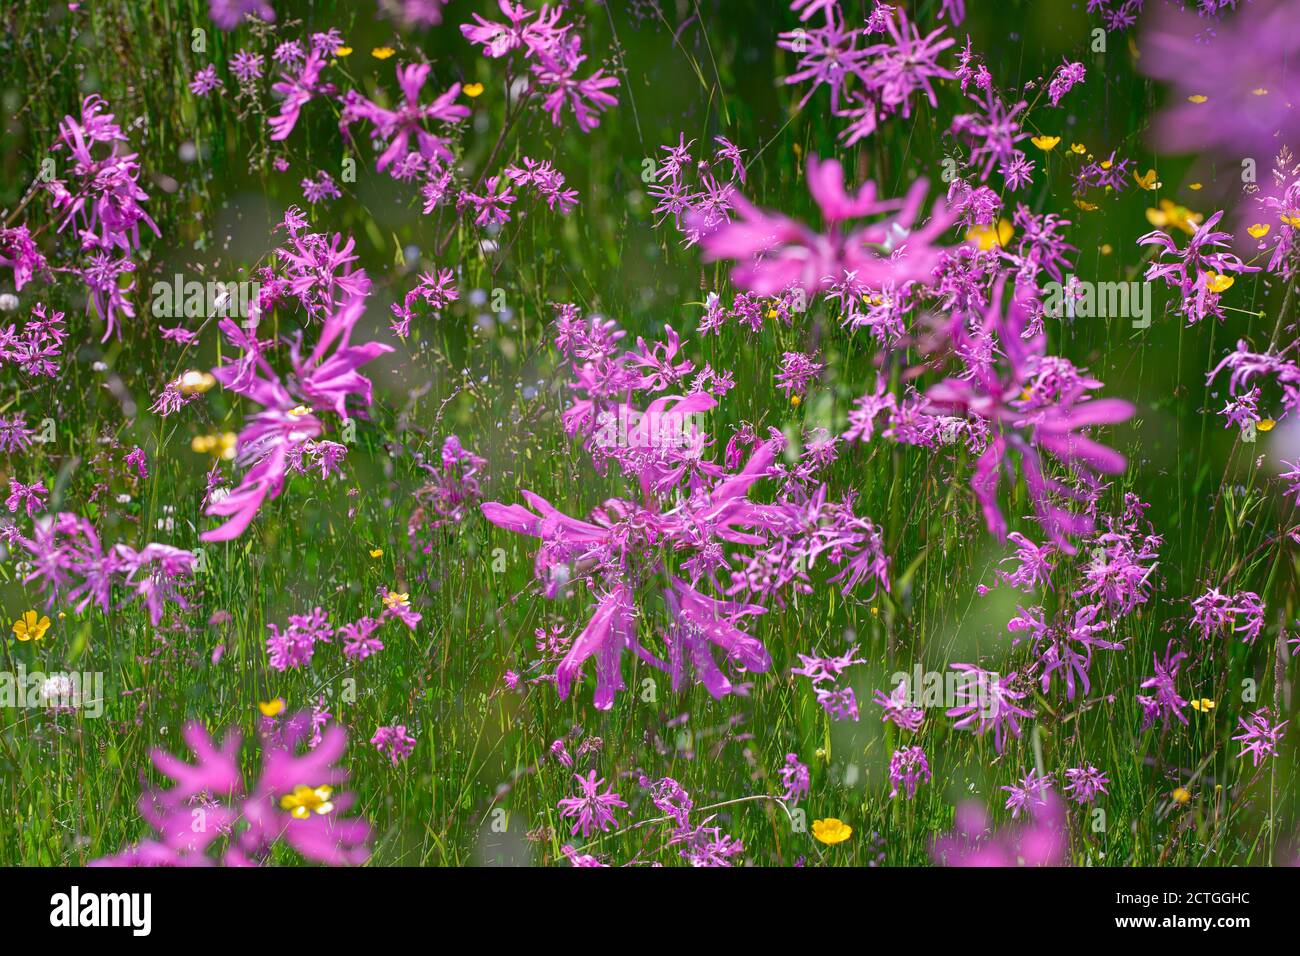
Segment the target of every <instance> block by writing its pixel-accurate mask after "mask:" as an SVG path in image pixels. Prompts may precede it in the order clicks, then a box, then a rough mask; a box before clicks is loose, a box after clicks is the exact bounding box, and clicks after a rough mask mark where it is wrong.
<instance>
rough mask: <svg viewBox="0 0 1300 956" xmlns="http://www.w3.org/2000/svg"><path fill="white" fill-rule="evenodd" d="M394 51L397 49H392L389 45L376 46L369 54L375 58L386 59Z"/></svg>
mask: <svg viewBox="0 0 1300 956" xmlns="http://www.w3.org/2000/svg"><path fill="white" fill-rule="evenodd" d="M396 52H397V51H396V50H394V49H393V48H392V47H391V46H377V47H375V48H374V49H373V50H371V51H370V55H371V56H373V57H374V58H375V59H376V60H387V59H388V58H389V57H390V56H392V55H393V54H394V53H396Z"/></svg>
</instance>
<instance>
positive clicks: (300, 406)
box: [200, 296, 392, 541]
mask: <svg viewBox="0 0 1300 956" xmlns="http://www.w3.org/2000/svg"><path fill="white" fill-rule="evenodd" d="M364 311H365V299H364V297H362V296H354V297H352V298H351V299H350V300H348V301H347V302H346V303H345V304H344V305H343V306H342V307H341V308H339V309H338V310H337V311H333V312H331V313H330V314H329V316H328V317H327V318H326V320H325V324H324V328H323V329H322V330H321V334H320V338H319V340H318V341H317V343H316V347H315V349H313V350H312V352H311V354H310V355H306V356H304V355H303V354H302V352H301V348H300V344H301V340H299V341H298V342H295V343H294V345H293V346H292V348H291V350H290V358H291V364H292V367H293V372H294V374H293V378H292V379H291V381H290V383H289V384H285V383H284V382H283V381H282V380H281V379H280V377H279V375H278V374H277V373H276V372H275V371H274V369H272V368H271V366H270V364H269V363H268V362H267V361H266V359H265V357H264V355H263V349H264V346H265V345H266V343H263V342H259V341H257V340H256V339H255V338H254V337H252V336H249V335H246V334H245V333H244V331H243V330H242V329H241V328H240V327H239V326H238V325H236V324H235V323H234V322H232V321H231V320H230V319H223V320H222V321H221V323H220V324H219V327H220V328H221V330H222V331H223V332H224V333H225V335H226V337H227V339H229V340H230V342H231V344H233V345H234V346H235V347H236V348H240V349H242V351H243V354H242V356H241V358H240V359H239V360H238V361H235V362H232V363H230V364H227V365H223V366H220V367H218V368H215V369H213V370H212V374H213V376H214V377H215V378H216V379H217V380H218V381H219V382H220V383H221V384H222V385H223V386H225V387H226V388H228V389H230V390H231V391H233V392H235V393H237V394H239V395H243V396H244V397H246V398H249V399H251V400H253V401H254V402H256V403H258V404H259V405H261V406H262V410H261V411H260V412H257V413H255V414H254V415H253V416H252V417H251V418H250V419H249V420H248V422H247V424H246V425H245V427H244V429H243V430H242V431H241V432H240V433H239V439H238V443H237V445H236V448H237V454H238V456H239V460H240V461H243V462H248V463H251V464H252V467H251V468H250V469H249V470H248V471H247V472H245V474H244V476H243V479H242V480H241V482H240V484H239V486H238V487H237V488H236V489H235V490H234V491H232V492H230V493H229V494H227V495H226V496H225V497H223V498H221V499H220V500H219V501H213V502H212V503H211V504H210V505H209V506H208V508H207V513H208V514H210V515H217V516H220V517H225V518H228V519H229V520H228V521H226V523H225V524H223V525H222V526H221V527H219V528H216V529H214V530H211V531H206V532H204V533H203V534H202V535H201V536H200V537H201V538H202V539H203V540H204V541H229V540H231V539H232V538H237V537H239V535H241V534H242V533H243V532H244V529H245V528H247V527H248V524H249V522H251V521H252V520H253V516H254V515H255V514H256V513H257V511H258V509H259V508H261V506H262V504H263V502H265V501H266V500H267V499H268V498H270V499H274V498H276V497H278V496H279V494H280V492H281V491H282V490H283V489H284V479H285V476H286V475H287V474H288V471H289V467H290V462H291V460H292V459H291V455H292V453H293V452H294V451H295V450H297V449H298V447H299V446H301V445H302V444H303V443H304V442H308V441H312V440H315V439H316V438H318V437H320V435H321V433H322V431H323V428H324V425H323V423H322V421H321V419H320V418H319V417H317V412H323V411H332V412H334V413H335V414H336V415H338V416H339V418H341V419H343V420H348V419H349V412H348V404H347V403H348V401H349V400H350V399H357V400H359V401H360V403H361V404H362V405H363V406H365V407H369V406H370V404H371V401H372V394H371V384H370V380H369V379H368V378H366V377H364V376H363V375H361V374H360V373H359V372H358V371H357V369H358V368H359V367H360V366H362V365H364V364H366V363H367V362H370V361H372V360H374V359H376V358H378V357H379V356H380V355H383V354H385V353H387V352H391V351H392V347H391V346H388V345H384V344H383V343H380V342H368V343H366V344H364V345H353V344H352V343H351V337H352V332H353V329H354V328H355V327H356V323H357V321H358V320H359V319H360V318H361V315H362V313H363V312H364Z"/></svg>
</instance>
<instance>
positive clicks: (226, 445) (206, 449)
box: [190, 432, 238, 461]
mask: <svg viewBox="0 0 1300 956" xmlns="http://www.w3.org/2000/svg"><path fill="white" fill-rule="evenodd" d="M237 443H238V436H237V435H236V434H235V433H234V432H224V433H222V434H220V435H195V436H194V437H193V438H191V439H190V450H191V451H195V452H198V453H199V454H200V455H218V456H220V457H221V458H224V459H225V460H226V461H230V460H231V459H233V458H234V457H235V445H236V444H237Z"/></svg>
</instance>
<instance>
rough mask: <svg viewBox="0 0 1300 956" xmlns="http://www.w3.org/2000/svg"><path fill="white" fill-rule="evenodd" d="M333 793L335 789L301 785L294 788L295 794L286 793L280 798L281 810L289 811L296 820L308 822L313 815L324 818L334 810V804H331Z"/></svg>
mask: <svg viewBox="0 0 1300 956" xmlns="http://www.w3.org/2000/svg"><path fill="white" fill-rule="evenodd" d="M333 793H334V788H333V787H325V786H321V787H304V786H302V785H299V786H297V787H294V788H293V793H286V794H285V795H284V796H283V797H281V798H280V809H281V810H288V811H289V813H290V814H291V815H292V816H293V818H294V819H295V820H306V819H308V818H309V817H310V816H311V815H312V814H313V813H316V814H320V815H322V816H323V815H325V814H326V813H329V812H330V811H331V810H333V809H334V804H333V803H331V802H330V797H331V796H332V795H333Z"/></svg>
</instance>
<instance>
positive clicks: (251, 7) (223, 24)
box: [208, 0, 275, 30]
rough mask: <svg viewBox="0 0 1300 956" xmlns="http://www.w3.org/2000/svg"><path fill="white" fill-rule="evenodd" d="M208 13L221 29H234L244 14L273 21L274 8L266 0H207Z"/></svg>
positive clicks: (241, 20)
mask: <svg viewBox="0 0 1300 956" xmlns="http://www.w3.org/2000/svg"><path fill="white" fill-rule="evenodd" d="M208 15H209V16H211V17H212V22H213V23H215V24H216V25H217V26H218V27H219V28H221V29H222V30H233V29H235V27H237V26H239V24H240V23H241V22H243V19H244V17H246V16H254V17H258V18H259V19H262V20H265V21H267V22H268V23H274V22H275V8H274V7H272V6H271V4H270V3H269V2H268V0H208Z"/></svg>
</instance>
